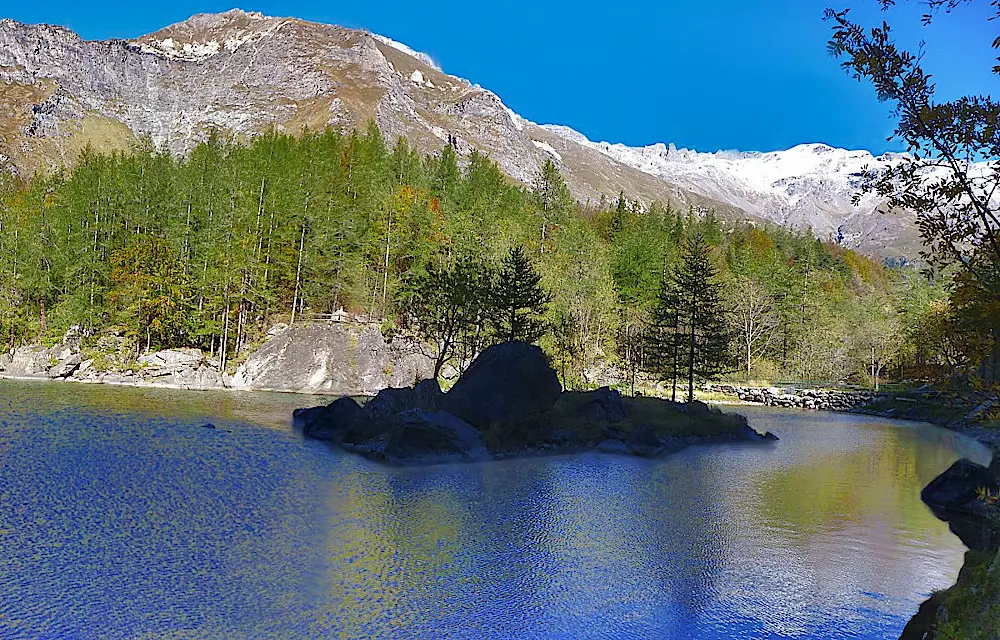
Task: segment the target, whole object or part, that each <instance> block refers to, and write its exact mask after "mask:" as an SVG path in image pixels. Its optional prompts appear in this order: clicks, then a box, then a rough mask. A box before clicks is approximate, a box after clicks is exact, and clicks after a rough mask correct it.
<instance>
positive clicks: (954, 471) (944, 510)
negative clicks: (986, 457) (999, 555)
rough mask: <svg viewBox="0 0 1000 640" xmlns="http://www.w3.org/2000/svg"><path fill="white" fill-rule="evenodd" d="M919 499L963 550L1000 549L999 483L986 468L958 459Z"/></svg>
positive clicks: (927, 487) (925, 489)
mask: <svg viewBox="0 0 1000 640" xmlns="http://www.w3.org/2000/svg"><path fill="white" fill-rule="evenodd" d="M920 498H921V500H923V501H924V504H926V505H927V506H928V507H930V508H931V511H933V512H934V515H936V516H937V517H938V518H940V519H941V520H944V521H945V522H947V523H948V526H949V528H950V529H951V530H952V531H953V532H954V533H955V535H957V536H958V537H959V538H960V539H961V540H962V543H963V544H964V545H965V546H967V547H969V548H970V549H973V550H976V551H994V552H995V551H997V550H998V549H1000V479H998V478H997V476H996V475H994V474H993V473H992V472H991V471H990V470H989V469H988V468H986V467H984V466H982V465H980V464H976V463H975V462H972V461H971V460H967V459H965V458H962V459H961V460H958V461H957V462H955V464H953V465H951V466H950V467H948V469H947V470H945V471H944V473H942V474H941V475H939V476H938V477H937V478H935V479H934V480H932V481H931V483H930V484H928V485H927V486H926V487H924V490H923V491H921V492H920Z"/></svg>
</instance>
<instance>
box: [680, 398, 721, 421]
mask: <svg viewBox="0 0 1000 640" xmlns="http://www.w3.org/2000/svg"><path fill="white" fill-rule="evenodd" d="M684 410H685V411H687V413H688V415H689V416H692V417H695V418H707V417H708V416H710V415H712V407H710V406H708V405H707V404H705V403H704V402H702V401H700V400H694V401H692V402H689V403H687V404H686V405H684ZM716 411H718V410H716Z"/></svg>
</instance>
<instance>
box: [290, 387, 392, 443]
mask: <svg viewBox="0 0 1000 640" xmlns="http://www.w3.org/2000/svg"><path fill="white" fill-rule="evenodd" d="M292 415H293V419H294V421H295V423H296V425H297V426H299V427H300V428H301V429H302V435H304V436H306V437H307V438H315V439H317V440H330V441H335V442H339V441H341V440H343V439H344V438H349V439H350V440H351V441H352V442H359V441H361V440H364V439H366V438H368V437H370V436H371V434H372V432H373V424H372V419H371V417H370V416H369V415H368V413H367V412H366V411H365V410H364V409H362V408H361V407H360V406H359V405H358V403H357V402H355V401H354V398H350V397H347V396H344V397H343V398H338V399H337V400H335V401H333V402H332V403H331V404H329V405H327V406H324V407H312V408H310V409H296V410H295V412H294V413H293V414H292Z"/></svg>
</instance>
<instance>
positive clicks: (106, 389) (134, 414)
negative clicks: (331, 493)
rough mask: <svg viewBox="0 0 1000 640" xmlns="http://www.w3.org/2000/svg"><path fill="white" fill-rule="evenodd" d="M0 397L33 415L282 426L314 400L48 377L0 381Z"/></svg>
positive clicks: (287, 425) (289, 396)
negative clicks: (9, 400)
mask: <svg viewBox="0 0 1000 640" xmlns="http://www.w3.org/2000/svg"><path fill="white" fill-rule="evenodd" d="M0 396H3V397H13V398H17V402H16V404H12V405H11V408H12V409H13V410H14V411H16V412H17V413H19V414H21V415H25V416H31V417H37V416H44V415H48V414H51V413H54V412H60V411H72V412H73V413H75V414H81V415H85V416H91V417H93V418H95V419H96V418H100V417H111V416H121V417H127V418H130V419H148V420H161V419H163V418H169V419H171V420H190V421H196V422H209V421H210V422H216V423H218V422H219V421H220V420H222V421H231V422H246V423H251V424H254V425H258V426H262V427H268V428H274V429H279V430H287V429H288V428H289V427H290V425H291V412H292V410H294V409H296V408H298V407H304V406H308V405H312V404H319V402H317V398H316V396H307V395H297V394H287V393H286V394H281V393H270V392H265V391H253V392H244V391H232V390H219V391H182V390H177V389H166V388H151V387H129V386H119V385H105V384H88V383H74V382H52V381H44V380H39V381H22V380H0Z"/></svg>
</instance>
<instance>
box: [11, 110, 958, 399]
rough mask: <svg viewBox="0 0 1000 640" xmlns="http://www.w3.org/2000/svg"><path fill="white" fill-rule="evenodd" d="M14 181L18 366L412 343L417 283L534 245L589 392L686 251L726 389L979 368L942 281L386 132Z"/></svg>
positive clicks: (98, 161) (283, 139)
mask: <svg viewBox="0 0 1000 640" xmlns="http://www.w3.org/2000/svg"><path fill="white" fill-rule="evenodd" d="M4 180H5V182H3V183H2V186H0V256H2V260H0V336H3V341H4V342H5V343H6V344H7V345H8V346H10V347H14V346H17V345H20V344H24V343H30V342H37V341H46V340H51V339H54V338H57V337H59V336H61V335H62V334H63V333H64V332H65V331H66V330H67V329H68V328H69V327H70V326H73V325H79V326H81V327H82V329H83V332H84V335H85V336H86V343H87V344H90V345H91V346H92V348H96V346H97V345H99V344H105V343H104V342H102V341H101V338H102V337H107V336H118V338H119V339H118V342H117V343H116V344H118V345H119V346H120V345H122V344H124V345H126V346H125V348H126V349H127V350H128V351H129V353H133V354H135V355H138V354H140V353H142V352H143V351H145V350H149V349H157V348H166V347H179V346H195V347H200V348H202V349H205V350H206V351H209V352H211V353H213V354H217V355H220V356H221V359H222V360H223V366H225V364H226V361H229V362H230V363H232V362H233V361H235V360H236V359H238V358H240V357H241V356H243V355H244V354H245V353H246V352H247V350H248V349H249V348H251V347H252V346H253V345H254V344H256V343H259V341H260V339H261V338H262V336H263V333H264V332H265V331H266V330H267V328H268V327H270V326H271V325H273V324H274V323H276V322H279V321H283V322H299V321H302V320H303V319H312V318H315V317H316V316H318V315H319V316H322V315H323V314H330V313H332V312H335V311H337V310H338V309H341V308H343V309H345V310H347V311H349V312H351V313H363V314H367V315H369V316H370V317H371V318H372V319H373V320H375V321H378V322H381V323H382V324H383V328H384V329H385V330H387V331H392V330H406V329H407V328H408V326H410V325H411V324H412V320H411V318H410V317H409V314H408V313H407V312H408V303H407V301H408V300H409V296H410V295H411V294H412V291H413V283H414V282H415V281H416V280H418V279H419V278H418V276H420V275H421V274H423V273H425V272H426V270H427V268H428V267H429V266H434V267H447V266H448V265H450V264H454V263H455V262H456V261H458V260H460V259H461V258H463V257H472V258H475V259H477V260H484V261H486V262H488V263H489V262H492V263H494V264H498V263H499V261H500V260H502V258H503V257H504V256H506V255H507V254H508V252H509V251H510V250H511V249H513V248H516V247H522V248H523V249H524V250H525V253H526V255H528V256H529V257H530V258H531V260H532V261H533V263H534V264H535V266H536V268H537V269H538V271H539V273H540V274H541V282H542V285H543V286H544V288H545V289H547V290H548V291H549V292H550V294H551V302H550V303H549V304H548V305H547V320H548V321H549V323H550V324H551V326H554V327H558V328H559V330H558V331H556V332H554V333H553V332H549V333H547V334H546V335H545V336H544V337H543V338H542V339H541V342H542V344H543V346H544V347H545V348H546V349H547V350H548V351H549V353H550V355H552V357H553V359H554V360H559V361H561V365H562V366H563V367H564V368H565V369H566V370H567V377H568V378H569V379H570V380H576V381H580V380H581V379H582V378H583V375H584V372H585V371H587V370H588V369H590V368H592V367H594V366H595V364H599V363H622V362H626V363H627V362H628V361H630V360H634V359H635V358H636V355H635V353H634V350H630V348H629V345H630V343H631V342H632V339H631V336H634V335H636V334H637V333H638V332H639V331H640V329H641V327H643V326H645V324H646V323H647V322H648V320H649V317H650V312H651V311H652V309H653V308H654V306H655V304H656V300H657V296H658V293H659V290H660V283H661V279H662V278H663V276H664V274H668V273H670V272H671V271H672V269H673V268H674V267H675V266H676V264H677V261H678V255H679V251H680V247H681V244H682V242H683V241H684V240H685V239H686V238H689V237H692V236H694V235H698V236H700V237H702V238H703V239H704V240H706V241H707V243H708V245H709V246H710V258H711V260H712V262H713V264H714V265H715V268H716V269H718V270H719V275H718V279H719V281H720V283H721V284H722V286H723V288H724V289H723V290H724V292H725V302H726V307H727V309H728V310H729V322H730V326H731V328H732V331H733V334H734V337H735V339H734V348H733V354H732V369H733V371H734V373H732V374H731V375H732V376H742V377H747V376H748V375H749V377H753V378H757V379H788V378H797V379H820V380H841V379H846V378H848V377H851V376H854V377H856V378H858V379H863V378H864V377H865V376H869V377H870V376H871V375H872V373H873V372H874V373H879V372H881V374H882V375H885V372H886V371H887V370H889V369H890V368H891V370H892V371H898V370H899V369H900V367H901V366H902V368H903V372H904V373H906V368H907V367H910V369H911V370H912V373H911V374H907V375H918V374H920V375H923V374H924V373H926V370H927V367H926V366H925V365H931V367H932V368H937V370H938V372H940V369H941V367H942V366H945V365H948V366H962V365H967V364H973V363H970V362H969V361H968V358H967V357H966V356H965V354H966V353H969V352H970V350H969V349H967V348H964V347H963V345H961V344H958V342H959V340H958V339H959V338H961V335H962V334H961V332H960V331H957V330H956V329H955V327H956V326H958V325H956V324H955V322H956V321H955V319H954V318H953V316H954V313H953V310H952V308H951V305H950V303H949V301H948V293H947V290H946V286H947V285H948V284H949V283H950V279H949V278H945V277H938V278H937V279H936V282H935V283H931V282H930V281H929V280H928V279H927V278H926V277H924V276H923V275H920V274H918V273H916V272H914V271H900V270H892V269H888V268H886V267H884V266H883V265H881V264H879V263H877V262H875V261H873V260H871V259H869V258H867V257H864V256H862V255H859V254H857V253H854V252H852V251H849V250H846V249H843V248H841V247H838V246H837V245H834V244H831V243H828V242H822V241H819V240H816V239H814V238H812V237H810V236H808V235H803V234H799V233H795V232H791V231H788V230H784V229H780V228H762V227H760V226H753V225H749V224H744V225H736V226H734V225H733V224H732V223H728V224H726V223H723V222H721V221H719V220H717V219H716V218H715V217H714V216H712V215H711V214H708V215H701V216H697V215H695V214H693V213H692V212H688V211H676V210H672V209H670V208H669V207H665V206H660V205H658V204H656V203H654V204H653V205H651V206H649V207H642V206H640V204H639V203H638V202H637V201H633V200H631V199H629V197H628V195H627V194H621V195H619V196H616V197H612V198H609V199H607V200H602V201H601V202H599V203H593V202H591V203H588V204H580V203H578V202H576V201H574V199H573V198H572V197H571V195H570V193H569V190H568V189H567V187H566V185H565V183H564V182H563V180H562V177H561V176H560V174H559V170H558V168H557V167H556V165H555V164H553V163H552V162H548V163H546V165H545V167H544V169H543V170H542V172H541V173H540V174H539V175H538V176H536V178H535V180H534V183H533V185H532V186H531V187H530V188H523V187H521V186H518V185H517V184H515V183H514V182H513V181H512V180H510V179H509V178H508V177H507V176H506V175H505V174H504V173H503V172H502V171H501V170H500V169H499V168H498V167H497V166H496V165H495V164H494V163H493V162H492V161H491V160H490V159H489V158H488V157H486V156H484V155H481V154H478V153H475V152H474V153H472V154H470V155H468V156H466V157H461V158H460V157H458V156H457V155H456V152H455V151H454V149H453V147H451V146H446V147H444V149H443V150H442V151H441V152H440V153H437V154H433V155H428V156H421V155H420V154H419V153H418V152H416V151H415V150H414V149H413V148H411V147H410V145H409V144H408V143H407V142H406V141H405V140H403V139H400V140H398V141H397V142H396V143H395V144H394V145H390V144H387V142H386V141H385V140H384V139H383V137H382V135H381V134H380V132H379V130H378V128H377V127H375V126H374V124H372V125H370V126H369V128H368V130H367V132H366V133H364V134H360V133H350V134H344V133H340V132H337V131H334V130H328V131H326V132H324V133H307V134H305V135H303V136H301V137H298V138H296V137H291V136H287V135H280V134H268V135H264V136H262V137H259V138H257V139H255V140H254V141H253V142H252V143H250V144H248V145H243V144H236V143H230V142H226V141H223V140H221V139H220V138H218V137H214V136H213V137H212V138H211V139H210V140H209V141H208V142H206V143H203V144H201V145H199V146H198V147H197V148H195V149H194V151H193V152H192V153H191V154H190V155H189V156H187V157H184V158H178V157H176V156H173V155H171V154H169V153H165V152H159V151H156V150H154V149H153V148H152V146H151V145H148V146H146V147H144V148H139V149H137V150H135V151H134V152H129V153H115V154H110V155H108V154H99V153H94V152H89V151H85V152H84V153H83V155H82V157H81V158H80V159H79V161H78V162H77V164H76V165H75V167H74V168H73V169H72V170H67V171H65V172H62V173H58V174H55V175H38V176H36V177H35V178H33V179H32V180H31V181H30V183H27V184H24V183H22V182H18V181H16V180H15V179H13V178H5V179H4ZM948 323H951V324H948ZM970 339H971V338H970ZM748 353H749V359H750V363H749V364H750V366H749V372H748V367H747V354H748ZM640 364H641V363H640ZM913 365H921V367H922V368H921V369H918V370H913V369H912V367H913ZM740 372H742V373H740Z"/></svg>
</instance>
